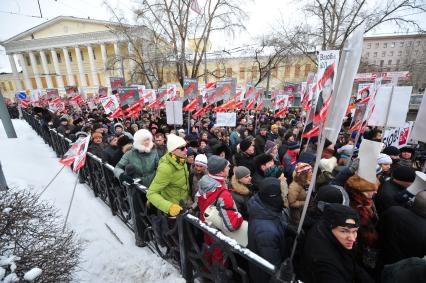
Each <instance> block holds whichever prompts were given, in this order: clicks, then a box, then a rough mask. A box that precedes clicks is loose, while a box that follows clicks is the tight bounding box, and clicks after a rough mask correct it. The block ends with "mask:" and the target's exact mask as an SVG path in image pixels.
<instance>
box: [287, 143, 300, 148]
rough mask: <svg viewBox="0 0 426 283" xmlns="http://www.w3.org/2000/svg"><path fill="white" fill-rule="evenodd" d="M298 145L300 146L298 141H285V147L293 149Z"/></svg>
mask: <svg viewBox="0 0 426 283" xmlns="http://www.w3.org/2000/svg"><path fill="white" fill-rule="evenodd" d="M299 147H300V144H299V143H298V142H295V141H294V142H289V143H287V148H288V149H291V150H294V149H297V148H299Z"/></svg>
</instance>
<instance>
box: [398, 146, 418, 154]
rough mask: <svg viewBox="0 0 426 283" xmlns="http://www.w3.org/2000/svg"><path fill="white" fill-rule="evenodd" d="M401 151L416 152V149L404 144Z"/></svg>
mask: <svg viewBox="0 0 426 283" xmlns="http://www.w3.org/2000/svg"><path fill="white" fill-rule="evenodd" d="M399 151H400V152H401V153H402V152H410V153H414V149H413V148H412V147H409V146H404V147H403V148H400V149H399Z"/></svg>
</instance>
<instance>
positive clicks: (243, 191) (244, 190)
mask: <svg viewBox="0 0 426 283" xmlns="http://www.w3.org/2000/svg"><path fill="white" fill-rule="evenodd" d="M231 185H232V191H234V192H236V193H238V194H240V195H245V196H247V195H249V194H250V189H249V188H248V187H247V186H246V185H244V184H241V183H240V182H238V181H237V178H235V175H234V176H232V179H231Z"/></svg>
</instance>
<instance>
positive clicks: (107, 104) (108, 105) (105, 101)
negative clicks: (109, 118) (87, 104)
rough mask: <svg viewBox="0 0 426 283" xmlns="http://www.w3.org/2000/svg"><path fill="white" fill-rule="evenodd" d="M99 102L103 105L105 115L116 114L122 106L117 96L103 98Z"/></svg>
mask: <svg viewBox="0 0 426 283" xmlns="http://www.w3.org/2000/svg"><path fill="white" fill-rule="evenodd" d="M99 102H100V103H101V105H102V107H103V108H104V109H105V114H110V113H112V112H114V111H115V110H116V109H117V108H119V106H120V104H119V103H118V99H117V97H116V96H115V95H109V96H107V97H101V98H99Z"/></svg>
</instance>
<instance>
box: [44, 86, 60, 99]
mask: <svg viewBox="0 0 426 283" xmlns="http://www.w3.org/2000/svg"><path fill="white" fill-rule="evenodd" d="M46 96H47V99H49V100H50V99H54V98H56V97H59V92H58V89H57V88H48V89H46Z"/></svg>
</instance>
